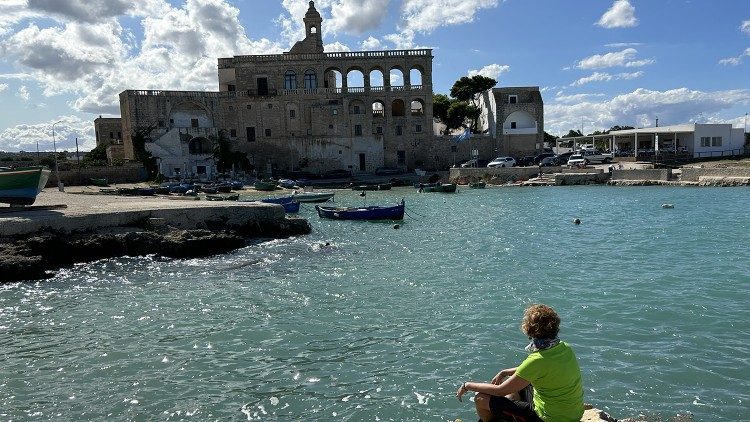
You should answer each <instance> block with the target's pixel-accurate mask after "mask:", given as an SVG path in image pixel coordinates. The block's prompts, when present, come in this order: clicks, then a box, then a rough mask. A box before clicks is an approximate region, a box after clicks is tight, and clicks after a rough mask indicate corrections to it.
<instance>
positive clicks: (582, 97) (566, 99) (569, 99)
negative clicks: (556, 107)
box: [555, 92, 604, 104]
mask: <svg viewBox="0 0 750 422" xmlns="http://www.w3.org/2000/svg"><path fill="white" fill-rule="evenodd" d="M603 96H604V94H572V95H562V92H558V93H557V95H556V96H555V101H557V102H558V103H563V104H573V103H580V102H584V101H587V100H588V99H590V98H599V97H603Z"/></svg>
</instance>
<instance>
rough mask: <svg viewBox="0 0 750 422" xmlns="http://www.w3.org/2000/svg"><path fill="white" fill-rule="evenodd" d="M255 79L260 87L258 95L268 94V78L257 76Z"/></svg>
mask: <svg viewBox="0 0 750 422" xmlns="http://www.w3.org/2000/svg"><path fill="white" fill-rule="evenodd" d="M255 81H256V84H257V85H256V86H257V87H258V95H261V96H265V95H268V78H257V79H256V80H255Z"/></svg>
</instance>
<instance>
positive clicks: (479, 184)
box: [469, 182, 487, 189]
mask: <svg viewBox="0 0 750 422" xmlns="http://www.w3.org/2000/svg"><path fill="white" fill-rule="evenodd" d="M485 186H487V184H486V183H484V182H471V183H469V188H470V189H484V188H485Z"/></svg>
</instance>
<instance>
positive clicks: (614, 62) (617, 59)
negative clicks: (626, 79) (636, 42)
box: [576, 48, 655, 69]
mask: <svg viewBox="0 0 750 422" xmlns="http://www.w3.org/2000/svg"><path fill="white" fill-rule="evenodd" d="M637 54H638V50H636V49H635V48H626V49H624V50H622V51H616V52H612V53H606V54H594V55H593V56H589V57H586V58H584V59H582V60H580V61H579V62H578V64H577V65H576V67H577V68H579V69H603V68H607V67H615V66H625V67H641V66H646V65H650V64H653V63H655V60H653V59H643V60H634V59H635V56H636V55H637Z"/></svg>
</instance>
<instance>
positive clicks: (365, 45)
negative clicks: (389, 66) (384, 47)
mask: <svg viewBox="0 0 750 422" xmlns="http://www.w3.org/2000/svg"><path fill="white" fill-rule="evenodd" d="M360 45H361V46H362V50H369V51H371V50H378V49H380V40H379V39H377V38H375V37H373V36H370V37H368V38H367V39H366V40H364V41H362V43H361V44H360Z"/></svg>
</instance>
